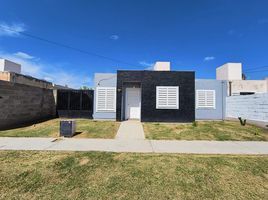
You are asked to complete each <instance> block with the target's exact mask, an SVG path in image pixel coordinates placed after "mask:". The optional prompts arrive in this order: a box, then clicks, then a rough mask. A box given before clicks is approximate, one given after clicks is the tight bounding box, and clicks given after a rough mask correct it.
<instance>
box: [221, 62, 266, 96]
mask: <svg viewBox="0 0 268 200" xmlns="http://www.w3.org/2000/svg"><path fill="white" fill-rule="evenodd" d="M216 79H217V80H226V81H228V82H229V84H228V95H229V96H232V95H243V94H255V93H267V92H268V79H266V80H243V79H242V63H226V64H224V65H222V66H220V67H218V68H217V69H216Z"/></svg>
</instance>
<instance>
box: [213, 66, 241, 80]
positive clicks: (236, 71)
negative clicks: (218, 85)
mask: <svg viewBox="0 0 268 200" xmlns="http://www.w3.org/2000/svg"><path fill="white" fill-rule="evenodd" d="M216 79H217V80H242V64H241V63H226V64H224V65H222V66H220V67H218V68H217V69H216Z"/></svg>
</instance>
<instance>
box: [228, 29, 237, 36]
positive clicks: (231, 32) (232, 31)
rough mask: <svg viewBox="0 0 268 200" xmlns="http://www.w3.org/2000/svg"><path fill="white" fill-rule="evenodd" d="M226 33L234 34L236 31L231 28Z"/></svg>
mask: <svg viewBox="0 0 268 200" xmlns="http://www.w3.org/2000/svg"><path fill="white" fill-rule="evenodd" d="M227 33H228V35H234V34H235V33H236V31H235V30H233V29H231V30H229V31H228V32H227Z"/></svg>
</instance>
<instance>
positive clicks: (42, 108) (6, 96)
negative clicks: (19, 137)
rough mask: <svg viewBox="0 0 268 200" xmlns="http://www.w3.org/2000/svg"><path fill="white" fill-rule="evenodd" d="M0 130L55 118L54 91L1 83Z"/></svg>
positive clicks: (5, 82)
mask: <svg viewBox="0 0 268 200" xmlns="http://www.w3.org/2000/svg"><path fill="white" fill-rule="evenodd" d="M0 108H1V112H0V129H5V128H9V127H11V128H14V127H18V126H20V125H22V124H24V123H34V122H36V121H39V120H43V119H48V118H53V117H55V114H56V106H55V100H54V96H53V90H50V89H42V88H38V87H32V86H27V85H23V84H18V83H10V82H7V81H0Z"/></svg>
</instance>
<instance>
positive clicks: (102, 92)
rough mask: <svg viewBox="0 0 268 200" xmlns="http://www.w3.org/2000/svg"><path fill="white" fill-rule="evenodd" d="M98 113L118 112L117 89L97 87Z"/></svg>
mask: <svg viewBox="0 0 268 200" xmlns="http://www.w3.org/2000/svg"><path fill="white" fill-rule="evenodd" d="M96 101H97V103H96V111H97V112H115V111H116V109H115V108H116V88H115V87H97V90H96Z"/></svg>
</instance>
